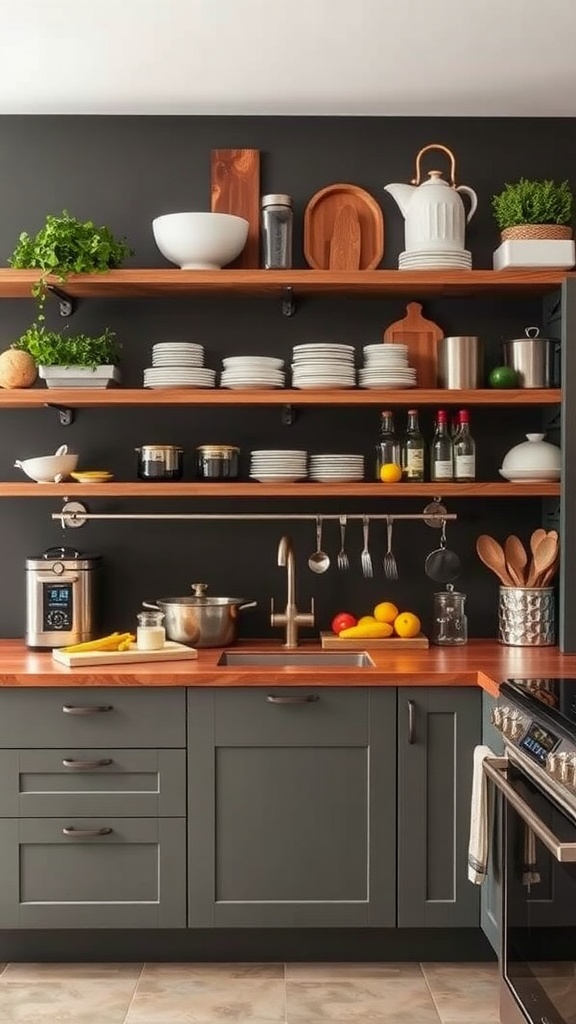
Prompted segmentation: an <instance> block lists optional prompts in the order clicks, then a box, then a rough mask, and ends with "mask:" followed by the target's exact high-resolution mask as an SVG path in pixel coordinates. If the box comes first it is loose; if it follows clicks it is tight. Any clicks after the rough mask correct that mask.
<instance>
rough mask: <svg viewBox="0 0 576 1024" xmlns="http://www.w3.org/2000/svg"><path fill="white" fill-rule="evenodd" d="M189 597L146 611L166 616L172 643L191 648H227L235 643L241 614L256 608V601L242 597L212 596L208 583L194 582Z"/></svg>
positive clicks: (172, 599) (164, 601)
mask: <svg viewBox="0 0 576 1024" xmlns="http://www.w3.org/2000/svg"><path fill="white" fill-rule="evenodd" d="M192 590H193V591H194V594H193V595H191V596H190V597H162V598H159V599H158V600H157V601H156V603H155V604H151V603H150V602H147V601H144V602H143V603H144V607H145V608H156V609H158V610H160V611H162V612H164V615H165V616H166V618H165V620H164V625H165V627H166V636H167V637H168V639H169V640H176V641H177V642H178V643H180V644H190V645H191V646H192V647H228V646H229V645H230V644H233V643H234V641H235V640H236V631H237V628H238V612H240V611H241V609H242V608H254V607H255V606H256V601H246V600H245V599H244V598H241V597H210V596H207V595H206V593H205V592H206V590H207V584H206V583H193V584H192Z"/></svg>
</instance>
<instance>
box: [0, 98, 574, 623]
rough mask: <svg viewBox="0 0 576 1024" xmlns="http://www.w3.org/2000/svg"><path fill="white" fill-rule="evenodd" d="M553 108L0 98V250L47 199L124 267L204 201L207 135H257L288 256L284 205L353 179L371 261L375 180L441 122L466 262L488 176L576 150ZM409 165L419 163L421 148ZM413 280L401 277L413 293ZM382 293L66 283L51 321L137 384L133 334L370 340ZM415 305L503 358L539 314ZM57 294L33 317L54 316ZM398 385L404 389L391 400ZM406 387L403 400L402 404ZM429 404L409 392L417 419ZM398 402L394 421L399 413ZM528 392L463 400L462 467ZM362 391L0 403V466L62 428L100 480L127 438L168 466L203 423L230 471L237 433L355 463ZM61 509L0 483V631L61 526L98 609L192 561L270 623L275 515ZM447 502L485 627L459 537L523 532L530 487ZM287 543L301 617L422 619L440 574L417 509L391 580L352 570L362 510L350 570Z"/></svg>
mask: <svg viewBox="0 0 576 1024" xmlns="http://www.w3.org/2000/svg"><path fill="white" fill-rule="evenodd" d="M570 127H571V122H570V121H567V120H566V119H562V120H536V119H519V120H515V119H474V120H467V119H460V118H453V119H417V118H412V119H404V118H389V119H388V118H382V119H380V118H266V117H261V118H230V117H222V118H215V117H201V118H200V117H198V118H196V117H3V118H0V129H1V130H0V181H1V182H2V201H1V202H0V263H4V262H5V261H6V260H7V259H8V257H9V255H10V253H11V252H12V251H13V249H14V246H15V244H16V241H17V238H18V235H19V233H20V232H21V231H23V230H28V231H29V232H36V231H37V230H38V229H39V228H40V226H41V225H42V224H43V222H44V218H45V216H46V214H47V213H55V214H58V213H60V212H61V211H62V209H64V208H65V209H67V210H69V212H70V213H72V214H74V215H75V216H77V217H80V218H92V219H94V220H96V221H97V222H99V223H106V224H107V225H108V226H110V227H111V228H112V230H113V231H114V232H115V233H116V234H117V235H125V236H126V237H127V238H128V240H129V242H130V244H131V246H132V247H133V248H134V250H135V255H134V257H133V258H132V259H131V261H130V265H132V266H140V267H154V266H168V264H167V263H166V262H165V261H164V260H163V258H162V257H161V256H160V254H159V253H158V251H157V250H156V246H155V243H154V240H153V236H152V231H151V226H150V222H151V219H152V218H153V217H154V216H156V215H158V214H161V213H167V212H171V211H177V210H186V209H207V208H209V201H210V172H209V158H210V150H211V149H212V148H216V147H234V146H239V147H241V146H247V147H255V148H258V149H260V150H261V151H262V190H263V192H269V191H286V192H288V193H290V194H292V195H293V196H294V200H295V211H296V239H295V264H296V265H298V266H304V261H303V256H302V252H301V249H302V214H303V210H304V207H305V205H306V203H307V201H308V200H309V198H310V197H311V196H312V194H313V193H314V192H315V191H317V190H318V189H319V188H321V187H323V186H325V185H327V184H331V183H333V182H337V181H351V182H354V183H356V184H358V185H360V186H362V187H364V188H366V189H368V190H369V191H370V192H371V193H372V195H374V196H375V197H376V198H377V199H378V201H379V202H380V203H381V204H382V208H383V210H384V216H385V222H386V253H385V257H384V261H383V264H382V265H383V266H386V267H395V266H396V260H397V254H398V252H399V251H400V250H401V249H402V248H403V220H402V217H401V215H400V212H399V210H398V209H397V207H396V205H395V203H394V202H393V200H392V199H391V197H390V196H388V195H387V194H386V193H384V192H383V185H384V184H386V183H387V182H389V181H409V180H410V178H411V177H412V175H413V168H414V158H415V155H416V153H417V151H418V150H419V149H420V148H421V147H422V146H423V145H426V144H427V143H429V142H433V141H440V142H442V143H444V144H446V145H448V146H450V147H451V148H453V149H454V150H455V152H456V155H457V161H458V162H457V178H458V182H459V183H465V184H468V185H471V186H472V187H474V188H475V189H476V190H477V192H478V196H479V213H478V214H477V216H476V218H475V219H474V220H473V221H472V224H471V226H470V228H469V231H468V235H467V243H468V245H469V247H470V248H471V249H472V251H473V254H474V266H475V267H476V268H481V267H486V268H488V267H490V266H491V253H492V250H493V249H494V248H495V246H496V244H497V243H498V236H497V232H496V228H495V226H494V224H493V221H492V216H491V211H490V196H491V195H492V194H493V192H495V191H497V190H499V189H500V188H501V187H502V185H503V183H504V182H505V181H509V180H514V179H516V178H518V177H519V176H520V175H521V174H526V175H529V176H534V177H538V176H541V177H543V176H554V177H557V178H564V177H566V176H567V175H568V174H569V171H570V168H571V166H573V164H574V159H575V157H576V136H574V134H573V133H571V132H570V131H569V130H568V129H569V128H570ZM429 159H430V160H431V163H429V164H428V165H427V166H428V167H431V166H435V165H437V160H436V158H435V157H434V156H432V157H430V158H429ZM414 298H415V299H418V296H417V295H415V296H414ZM0 309H1V318H0V347H2V348H3V347H5V346H7V345H9V344H10V342H11V341H12V340H13V339H14V338H15V337H17V336H18V334H19V333H20V332H21V331H22V330H23V329H24V328H25V327H26V326H27V325H28V324H29V322H30V320H31V319H32V317H33V314H34V307H33V305H32V303H27V302H23V301H4V302H2V304H1V307H0ZM403 309H404V304H403V303H402V302H400V301H392V300H386V301H378V300H374V299H369V300H358V299H354V300H351V299H339V300H334V301H332V300H330V301H328V300H312V299H309V300H307V301H302V302H301V303H300V305H299V308H298V312H297V314H296V316H295V317H294V318H292V319H291V320H285V319H284V318H282V317H281V316H280V314H279V311H278V305H277V303H276V301H273V300H267V299H266V300H265V299H222V300H217V301H216V300H211V299H193V300H192V299H190V300H188V299H175V300H172V301H168V300H161V301H160V300H151V299H148V300H142V301H139V302H128V301H101V302H84V303H81V304H80V306H79V309H78V311H77V313H76V315H75V316H74V318H73V320H72V321H70V327H69V329H71V330H73V331H76V330H83V331H100V330H101V329H102V328H103V327H104V326H105V325H106V324H109V325H110V326H111V327H112V328H113V329H114V330H115V331H116V332H117V334H118V336H119V338H120V339H121V341H122V344H123V352H124V356H123V363H122V369H123V380H124V383H125V384H126V385H128V386H132V387H137V386H139V385H140V384H141V380H142V376H141V371H142V369H143V367H145V366H147V365H149V363H150V347H151V344H152V343H153V342H155V341H159V340H167V339H189V340H195V341H200V342H202V343H203V344H204V345H205V346H206V349H207V364H208V365H210V366H212V367H214V368H218V367H219V365H220V359H221V358H222V356H224V355H227V354H240V353H243V354H252V353H260V354H265V353H269V354H275V355H280V356H283V357H285V358H287V359H289V355H290V351H291V347H292V345H293V344H297V343H299V342H304V341H312V340H318V339H325V340H333V341H346V342H353V343H354V344H356V345H357V347H358V349H359V350H360V349H361V346H362V345H363V344H366V343H368V342H373V341H377V340H379V339H380V338H381V334H382V330H383V328H384V327H385V326H387V325H388V324H389V323H390V322H391V321H393V320H395V319H397V318H398V317H400V316H402V315H403ZM424 312H425V314H426V315H428V316H429V317H431V318H432V319H434V320H437V321H438V322H439V323H440V324H441V326H442V327H443V328H444V329H445V331H446V333H447V334H479V335H481V336H482V337H483V339H484V341H485V344H486V349H487V356H488V358H487V363H488V368H490V367H491V366H493V365H496V364H497V363H498V362H500V361H501V352H500V341H501V339H503V338H506V337H515V336H518V334H519V333H521V332H522V330H523V328H524V327H525V326H526V325H527V324H529V323H530V324H531V323H538V322H539V320H540V317H541V305H540V302H539V301H538V300H536V299H535V300H534V301H533V302H531V301H527V300H526V299H523V300H521V301H518V300H516V299H503V300H501V301H500V302H496V301H494V300H493V299H480V298H476V299H473V300H462V299H458V300H443V301H439V300H435V301H433V302H428V303H425V305H424ZM63 323H64V321H62V320H61V319H60V318H59V316H58V313H57V307H56V304H51V305H50V307H49V312H48V324H49V326H50V327H53V328H55V329H59V328H60V327H61V326H62V325H63ZM409 403H410V398H409V396H407V404H409ZM416 404H417V403H416ZM432 413H433V410H429V411H425V410H424V411H423V416H422V420H423V425H424V427H425V430H426V432H427V433H428V434H430V429H431V422H432ZM404 420H405V416H404V410H399V413H398V426H399V427H400V428H402V427H403V425H404ZM542 421H543V414H542V412H540V411H539V410H537V409H536V410H533V411H530V410H517V411H516V410H499V411H498V412H497V413H496V414H495V413H494V411H491V410H486V409H483V410H477V411H476V410H474V411H473V414H472V424H473V430H474V434H475V436H476V439H477V443H478V449H479V475H480V476H481V477H484V478H487V479H498V475H497V469H498V467H499V465H500V464H501V459H502V456H503V454H504V453H505V452H506V451H507V449H508V448H509V447H510V446H511V445H512V444H514V443H517V442H518V441H521V440H523V433H524V432H525V431H527V430H530V429H532V430H538V429H539V428H540V424H541V423H542ZM378 426H379V410H378V409H377V408H372V409H365V410H361V409H345V410H338V409H326V410H314V409H311V410H310V411H303V412H302V413H301V415H300V416H299V418H298V420H297V422H296V423H295V425H294V426H292V427H285V426H283V425H282V424H281V420H280V410H275V409H261V410H258V409H252V410H250V409H248V410H243V409H229V410H224V409H214V408H213V409H198V410H195V409H189V410H186V409H184V410H179V409H157V410H149V411H144V410H142V409H137V408H135V409H123V410H117V411H113V410H104V409H102V410H99V411H98V410H85V411H80V412H79V414H78V416H77V420H76V423H75V424H74V425H73V426H72V427H70V428H62V427H60V425H59V424H58V421H57V418H56V415H55V413H53V412H51V411H50V410H34V411H16V410H14V411H5V412H3V414H2V429H1V430H0V478H2V479H5V480H20V479H22V475H21V473H20V471H19V470H16V469H14V468H13V462H14V459H15V458H21V459H22V458H26V457H31V456H33V455H39V454H45V453H47V452H50V451H51V450H54V449H55V448H56V446H57V445H58V444H61V443H63V442H64V441H65V442H67V443H68V444H69V445H70V446H71V447H73V448H76V449H77V450H78V451H79V452H80V453H81V462H82V465H83V466H84V467H97V466H98V467H99V466H106V467H108V468H110V469H111V470H113V471H114V473H115V474H116V476H117V478H118V479H125V480H132V479H135V463H134V453H133V448H134V446H135V445H137V444H141V443H156V442H168V443H170V442H172V443H174V442H178V443H180V444H182V445H183V446H184V448H185V449H186V463H187V465H186V474H185V475H186V478H191V477H192V457H191V452H192V449H193V448H194V447H195V446H196V445H198V444H203V443H207V442H213V443H218V442H226V441H227V442H232V443H236V444H239V445H240V446H241V448H242V462H243V466H242V468H243V474H246V472H247V466H248V459H249V451H250V448H251V447H268V446H270V447H281V446H284V447H307V448H308V449H309V450H311V451H340V450H345V451H346V450H348V451H362V452H364V453H365V454H366V456H367V458H368V460H369V462H371V458H372V448H373V444H374V442H375V440H376V438H377V433H378ZM423 504H424V502H423V501H422V500H421V499H412V500H408V499H399V500H396V501H392V500H388V499H387V500H386V501H385V502H379V501H374V500H372V501H360V500H352V501H347V502H345V503H338V502H335V501H333V500H330V501H322V502H313V501H309V500H299V501H294V502H293V503H292V507H291V508H290V506H289V503H288V502H287V501H286V500H274V501H273V500H271V501H268V502H266V503H260V502H258V501H256V500H252V499H249V500H241V499H238V500H237V501H236V502H227V501H218V502H216V501H203V500H202V501H200V500H199V501H192V500H183V499H174V500H172V501H169V500H166V501H164V500H162V501H160V500H156V501H154V500H149V499H147V500H142V501H138V502H137V501H134V500H128V499H124V500H118V501H112V500H111V499H100V500H93V501H92V502H90V508H91V510H92V511H102V512H105V511H108V512H114V511H115V512H121V511H130V510H134V511H136V510H138V511H164V512H169V511H198V512H200V511H206V512H218V511H220V512H223V511H245V512H250V511H263V510H264V511H266V510H267V511H302V512H305V511H308V512H316V511H326V512H328V511H332V512H335V511H349V512H352V511H368V512H369V511H372V512H375V511H386V510H388V509H391V510H392V511H420V510H421V508H422V507H423ZM58 509H59V503H58V502H57V501H55V500H54V499H41V500H33V501H32V500H30V501H23V500H17V501H3V502H2V503H1V505H0V517H1V520H0V521H1V523H2V527H3V529H2V580H3V583H4V592H3V596H2V598H1V599H0V613H1V615H0V635H1V636H4V637H11V636H19V635H22V634H23V631H24V561H25V558H26V556H27V555H30V554H35V553H37V552H39V551H41V550H43V549H44V548H45V547H47V546H49V545H53V544H58V543H62V542H64V543H73V544H77V545H78V546H79V547H81V548H82V549H83V550H84V551H87V550H91V551H97V552H99V553H101V554H102V555H103V556H104V560H105V598H106V600H105V613H104V620H103V623H102V625H103V628H111V629H112V628H120V627H122V628H124V627H128V626H130V625H131V624H132V623H133V620H134V614H135V612H136V611H137V609H138V607H139V605H140V602H141V600H142V599H146V598H151V597H152V598H154V597H160V596H168V595H175V594H176V595H177V594H184V593H186V592H187V590H188V587H189V584H190V583H191V582H192V581H194V580H206V581H208V583H209V585H210V589H211V591H212V593H214V594H234V595H240V596H244V595H245V596H247V597H250V598H256V599H257V600H258V602H259V607H258V609H256V610H254V611H250V612H246V613H245V615H244V618H243V622H242V634H243V635H247V636H263V635H269V633H270V630H269V627H268V606H269V598H270V596H271V595H272V594H274V596H275V597H276V599H277V601H279V602H282V600H283V597H284V593H285V579H284V575H283V571H282V570H280V569H278V568H277V566H276V546H277V541H278V538H279V536H280V534H281V533H282V532H283V531H282V526H281V524H279V523H272V524H262V523H257V524H235V525H230V524H218V523H216V524H209V523H205V524H202V523H193V524H192V523H173V524H166V523H163V524H162V523H129V522H123V523H110V524H107V523H94V524H91V525H89V526H87V527H85V528H83V529H82V530H78V531H67V532H66V534H65V535H64V536H63V535H62V532H61V530H60V527H59V526H58V525H57V524H56V523H53V522H52V521H51V520H50V518H49V516H50V513H51V512H52V511H57V510H58ZM449 510H450V511H454V512H457V513H458V515H459V521H458V523H457V524H456V525H454V526H453V527H450V528H449V533H448V537H449V542H450V544H451V545H452V546H454V547H455V548H456V550H457V551H458V553H459V554H460V555H461V557H462V560H463V564H464V569H463V574H462V577H461V579H460V581H459V586H460V588H461V589H463V590H465V591H467V592H468V594H469V601H468V612H469V616H470V631H471V633H472V634H473V635H476V636H482V635H493V634H494V631H495V628H496V593H497V587H496V584H495V581H493V580H492V579H491V578H490V577H489V574H488V572H487V571H486V570H484V569H483V568H482V567H481V566H479V565H478V564H477V561H476V557H475V555H474V540H475V537H476V536H477V534H478V533H479V532H482V531H484V532H493V533H495V534H496V535H498V536H503V535H505V533H506V532H512V530H515V531H516V532H518V533H520V535H521V536H523V537H524V538H527V536H528V535H529V532H530V531H531V529H532V528H533V527H534V526H536V525H538V524H539V522H540V518H541V516H540V502H539V501H537V500H534V501H532V500H530V501H522V502H520V503H519V504H518V503H517V502H516V501H513V500H502V501H500V500H499V501H484V502H482V501H464V500H460V501H454V502H450V503H449ZM288 530H289V532H290V533H291V534H292V536H293V537H294V540H295V543H296V548H297V554H298V568H299V570H300V571H299V579H298V599H299V603H301V604H302V605H305V604H307V602H308V601H309V598H310V597H311V596H312V595H314V596H315V597H316V600H317V611H318V616H317V620H318V625H319V626H321V627H326V626H327V624H328V622H329V620H330V617H331V615H332V614H333V613H334V612H335V611H337V610H339V609H341V608H349V609H351V610H356V611H358V612H367V611H369V610H370V609H371V607H372V605H373V604H374V603H375V601H378V600H381V599H383V598H387V597H390V598H392V599H393V600H397V602H398V603H399V604H400V605H404V606H407V607H411V608H414V609H415V610H417V611H418V612H419V613H420V614H421V616H422V618H423V621H424V624H425V626H426V625H429V620H430V613H431V606H432V594H433V592H434V590H436V589H438V587H437V585H435V584H433V583H432V582H431V581H430V580H428V579H427V577H426V576H425V575H424V572H423V563H424V558H425V555H426V553H427V552H428V551H429V550H431V549H432V547H434V546H435V544H436V540H437V533H436V531H433V530H429V529H428V528H426V527H425V526H423V525H421V524H399V525H398V526H397V528H396V531H395V540H396V551H397V556H398V562H399V570H400V580H399V582H398V583H395V584H390V583H387V582H386V581H385V580H384V578H383V575H382V574H381V572H377V573H376V575H375V577H374V579H373V580H369V581H365V580H363V578H362V576H361V573H360V571H359V552H360V547H361V544H360V539H361V538H360V529H359V527H358V524H355V526H354V527H353V528H350V530H349V542H350V543H349V549H350V555H351V559H352V566H353V571H351V572H350V573H348V574H341V573H340V574H338V573H337V572H336V570H334V571H332V570H331V571H330V572H329V573H327V574H326V575H325V576H324V577H313V576H312V574H311V573H309V571H308V570H307V568H306V557H307V555H308V554H309V553H310V551H311V550H312V545H313V540H314V537H313V529H312V526H311V524H305V525H302V524H290V525H289V526H288ZM372 539H373V550H374V555H375V562H376V564H377V565H379V564H381V555H382V553H383V527H382V526H379V527H378V528H376V527H375V528H374V529H373V531H372ZM325 541H326V545H325V546H326V547H327V548H328V550H329V551H330V552H332V553H335V552H336V550H337V532H336V528H335V527H334V526H331V527H329V529H328V530H327V533H326V537H325Z"/></svg>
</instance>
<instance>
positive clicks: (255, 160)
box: [210, 149, 260, 270]
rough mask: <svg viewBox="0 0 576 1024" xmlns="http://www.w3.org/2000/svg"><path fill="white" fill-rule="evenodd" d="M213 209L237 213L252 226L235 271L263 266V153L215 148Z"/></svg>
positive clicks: (211, 206) (212, 165) (212, 181)
mask: <svg viewBox="0 0 576 1024" xmlns="http://www.w3.org/2000/svg"><path fill="white" fill-rule="evenodd" d="M210 172H211V174H210V209H211V211H212V213H233V214H235V215H236V216H237V217H244V219H245V220H247V221H248V224H249V225H250V226H249V228H248V240H247V242H246V245H245V246H244V248H243V250H242V252H241V253H240V255H239V256H238V258H237V259H235V260H234V262H233V263H230V267H231V268H233V269H234V268H236V269H244V270H254V269H256V268H257V267H259V266H260V150H259V149H213V150H212V153H211V160H210Z"/></svg>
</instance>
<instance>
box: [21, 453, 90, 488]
mask: <svg viewBox="0 0 576 1024" xmlns="http://www.w3.org/2000/svg"><path fill="white" fill-rule="evenodd" d="M14 465H15V466H16V467H17V468H18V469H22V470H24V472H25V473H26V476H29V477H30V479H31V480H36V482H37V483H39V484H52V483H59V481H60V480H65V479H66V478H67V477H68V476H70V473H73V472H74V470H75V469H76V466H77V465H78V455H75V454H73V453H71V452H67V453H66V454H65V455H42V456H39V457H38V458H37V459H24V461H23V462H21V461H20V459H16V462H15V463H14Z"/></svg>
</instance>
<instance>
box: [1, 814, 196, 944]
mask: <svg viewBox="0 0 576 1024" xmlns="http://www.w3.org/2000/svg"><path fill="white" fill-rule="evenodd" d="M64 830H67V831H68V832H69V831H70V830H75V833H74V832H72V833H71V834H65V832H64ZM108 830H109V831H108ZM99 832H102V834H98V833H99ZM0 863H1V864H2V870H1V871H0V907H1V910H2V914H1V916H2V927H3V928H184V927H185V926H186V878H185V873H186V828H185V819H184V818H156V819H154V818H127V819H121V818H108V817H104V818H94V817H91V818H73V817H70V818H68V817H66V818H51V819H50V818H44V819H42V818H23V819H21V820H20V821H18V820H16V819H13V818H6V819H4V821H2V823H1V827H0Z"/></svg>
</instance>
